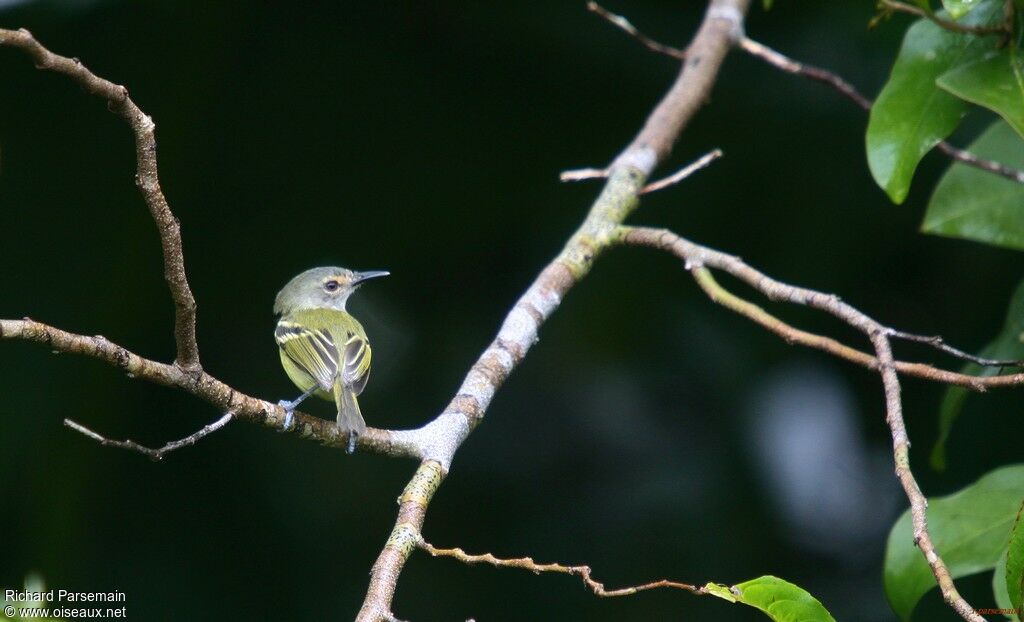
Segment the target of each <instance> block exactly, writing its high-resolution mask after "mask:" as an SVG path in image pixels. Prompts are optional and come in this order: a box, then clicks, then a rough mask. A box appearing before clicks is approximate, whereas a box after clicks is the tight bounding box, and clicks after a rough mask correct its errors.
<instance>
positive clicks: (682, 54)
mask: <svg viewBox="0 0 1024 622" xmlns="http://www.w3.org/2000/svg"><path fill="white" fill-rule="evenodd" d="M587 10H588V11H590V12H591V13H595V14H597V15H599V16H600V17H602V18H604V19H605V20H606V21H607V22H608V23H610V24H611V25H613V26H615V27H616V28H618V29H620V30H622V31H623V32H625V33H626V34H628V35H629V36H631V37H633V38H634V39H636V40H637V41H639V42H640V43H641V44H643V46H644V47H646V48H647V49H648V50H651V51H652V52H656V53H658V54H664V55H665V56H671V57H672V58H675V59H678V60H686V50H680V49H679V48H675V47H672V46H671V45H665V44H664V43H659V42H658V41H655V40H654V39H652V38H650V37H648V36H647V35H645V34H644V33H642V32H640V31H639V30H637V28H636V27H635V26H633V24H631V23H630V22H629V20H628V19H626V18H625V17H623V16H621V15H616V14H615V13H612V12H611V11H609V10H608V9H606V8H604V7H603V6H601V5H600V4H598V3H596V2H588V3H587Z"/></svg>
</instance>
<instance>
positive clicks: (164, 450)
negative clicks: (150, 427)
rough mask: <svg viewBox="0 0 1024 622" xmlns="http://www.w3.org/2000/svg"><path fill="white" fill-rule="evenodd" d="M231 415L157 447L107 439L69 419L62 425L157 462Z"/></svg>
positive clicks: (230, 416)
mask: <svg viewBox="0 0 1024 622" xmlns="http://www.w3.org/2000/svg"><path fill="white" fill-rule="evenodd" d="M232 417H233V414H232V413H230V412H228V413H224V416H223V417H221V418H220V419H218V420H216V421H214V422H213V423H211V424H209V425H205V426H203V427H202V429H200V430H197V431H196V432H193V433H192V434H189V435H188V436H186V437H185V438H182V439H179V440H176V441H171V442H169V443H167V444H166V445H164V446H163V447H161V448H159V449H152V448H149V447H146V446H144V445H140V444H138V443H136V442H135V441H133V440H131V439H126V440H123V441H117V440H113V439H109V438H107V437H105V436H103V435H101V434H99V433H97V432H93V431H92V430H90V429H89V428H87V427H85V426H84V425H82V424H80V423H76V422H74V421H72V420H71V419H65V420H64V425H66V426H67V427H69V428H71V429H72V430H75V431H76V432H81V433H82V434H84V435H86V436H88V437H89V438H91V439H92V440H94V441H96V442H98V443H99V444H100V445H103V446H104V447H120V448H121V449H128V450H131V451H137V452H139V453H140V454H142V455H144V456H149V459H150V460H152V461H154V462H157V461H159V460H162V459H163V457H164V456H165V455H167V454H169V453H170V452H172V451H174V450H175V449H181V448H182V447H187V446H188V445H195V444H196V443H197V442H199V441H200V440H202V438H203V437H205V436H207V435H209V434H212V433H213V432H216V431H217V430H219V429H221V428H223V427H224V426H226V425H227V424H228V423H229V422H230V421H231V419H232Z"/></svg>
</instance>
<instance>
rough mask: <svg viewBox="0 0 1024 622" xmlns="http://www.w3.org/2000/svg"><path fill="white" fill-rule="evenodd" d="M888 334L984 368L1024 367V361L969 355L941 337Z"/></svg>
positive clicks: (897, 331) (893, 330) (894, 332)
mask: <svg viewBox="0 0 1024 622" xmlns="http://www.w3.org/2000/svg"><path fill="white" fill-rule="evenodd" d="M888 334H889V336H890V337H895V338H896V339H902V340H904V341H913V342H915V343H923V344H925V345H929V346H931V347H933V348H935V349H936V350H941V351H943V352H945V353H946V354H949V355H950V356H954V357H956V358H958V359H962V360H965V361H970V362H972V363H977V364H978V365H981V366H983V367H1024V361H1016V360H1014V361H1011V360H1000V359H988V358H984V357H981V356H976V355H974V354H969V353H967V352H964V351H963V350H959V349H957V348H954V347H953V346H951V345H949V344H947V343H946V341H945V340H944V339H943V338H942V337H941V336H940V335H915V334H914V333H906V332H903V331H901V330H895V329H889V330H888Z"/></svg>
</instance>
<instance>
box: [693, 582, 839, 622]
mask: <svg viewBox="0 0 1024 622" xmlns="http://www.w3.org/2000/svg"><path fill="white" fill-rule="evenodd" d="M704 589H705V590H707V591H708V593H709V594H712V595H714V596H717V597H719V598H724V599H725V600H728V601H729V602H733V603H735V602H740V603H743V604H744V605H750V606H751V607H754V608H755V609H758V610H760V611H763V612H764V613H766V614H767V615H768V617H769V618H771V619H772V620H774V621H775V622H835V619H834V618H833V617H832V616H831V615H830V614H829V612H828V610H826V609H825V607H824V605H822V604H821V603H820V602H819V601H818V599H817V598H815V597H813V596H811V595H810V594H808V593H807V592H806V591H805V590H804V589H802V588H800V587H797V586H795V585H793V584H792V583H790V582H788V581H783V580H782V579H779V578H778V577H772V576H763V577H758V578H756V579H752V580H750V581H747V582H745V583H740V584H738V585H734V586H732V587H726V586H724V585H719V584H717V583H708V584H707V585H705V586H704Z"/></svg>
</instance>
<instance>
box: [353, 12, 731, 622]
mask: <svg viewBox="0 0 1024 622" xmlns="http://www.w3.org/2000/svg"><path fill="white" fill-rule="evenodd" d="M748 2H749V0H711V2H709V4H708V10H707V12H706V13H705V16H704V20H703V22H702V23H701V26H700V29H699V30H698V31H697V34H696V35H695V36H694V38H693V42H692V43H691V44H690V47H689V48H688V53H687V59H686V61H685V62H683V64H682V67H681V69H680V72H679V75H678V77H677V78H676V81H675V83H674V84H673V85H672V87H671V88H670V89H669V91H668V93H666V94H665V96H664V97H663V98H662V100H661V101H660V102H659V103H658V105H657V106H656V107H655V108H654V110H653V111H652V112H651V114H650V116H649V117H648V118H647V121H646V123H645V124H644V126H643V128H642V129H641V130H640V132H639V133H638V134H637V136H636V138H635V139H634V140H633V142H632V143H630V145H629V146H628V147H626V149H625V150H624V151H622V153H620V154H619V155H618V157H616V159H615V161H614V162H613V163H612V164H611V166H610V167H609V173H608V180H607V182H606V183H605V186H604V189H603V190H602V191H601V193H600V195H599V196H598V197H597V200H596V201H595V202H594V204H593V206H592V207H591V209H590V212H589V213H588V215H587V217H586V219H585V220H584V221H583V223H582V224H581V225H580V227H579V229H577V231H576V232H575V233H574V234H573V235H572V237H571V238H570V239H569V241H568V242H567V243H566V245H565V248H564V249H563V250H562V252H561V253H559V255H558V256H557V257H556V258H555V259H554V261H552V262H551V263H550V264H548V265H547V267H545V268H544V269H543V270H542V271H541V272H540V274H539V275H538V276H537V278H536V280H535V281H534V282H533V284H531V285H530V287H529V288H527V290H526V292H525V293H524V294H523V295H522V297H521V298H520V299H519V300H518V301H517V302H516V304H515V305H514V306H513V307H512V310H511V311H510V312H509V314H508V315H507V316H506V317H505V321H504V323H503V324H502V326H501V329H500V330H499V331H498V335H497V337H496V338H495V339H494V341H493V342H492V343H491V345H490V346H489V347H488V348H487V349H486V350H484V352H483V354H481V356H480V358H479V359H478V360H477V362H476V363H475V364H474V365H473V367H472V368H471V369H470V370H469V373H468V374H467V375H466V378H465V380H464V381H463V383H462V386H461V387H460V388H459V390H458V393H457V394H456V396H455V398H454V399H453V400H452V401H451V403H450V404H449V405H448V407H447V408H446V409H445V410H444V411H443V412H442V413H441V414H440V415H439V416H438V417H437V418H436V419H435V420H434V421H432V422H430V423H429V424H427V426H425V428H424V430H434V429H438V430H441V431H442V432H441V433H440V434H436V435H433V438H435V439H437V440H438V441H439V444H438V445H435V446H430V447H427V448H426V452H425V453H424V458H425V459H428V460H430V459H433V460H435V461H436V462H437V463H438V464H439V465H440V466H441V468H442V470H441V471H440V472H439V473H440V474H439V475H438V476H437V478H436V482H437V485H440V481H441V478H442V477H443V474H444V473H445V472H446V471H447V469H448V466H449V465H450V464H451V459H452V457H453V456H454V455H455V452H456V451H457V450H458V448H459V446H460V445H461V444H462V442H463V441H464V440H465V439H466V437H467V436H468V435H469V434H470V432H472V430H473V429H474V428H475V427H476V426H477V425H479V424H480V422H481V421H482V420H483V417H484V413H486V411H487V408H488V406H490V403H491V400H492V398H493V397H494V394H495V393H496V392H497V391H498V389H499V388H500V387H501V386H502V385H503V384H504V382H505V380H506V379H507V378H508V377H509V375H510V374H511V373H512V371H513V370H514V369H515V368H516V366H517V365H519V363H520V362H521V361H522V360H523V358H524V357H525V356H526V354H527V352H528V351H529V350H530V348H531V347H532V346H533V344H534V343H536V341H537V333H538V331H539V330H540V326H541V324H543V323H544V321H545V320H546V319H547V318H548V317H549V316H550V315H551V314H552V313H554V311H555V309H557V308H558V305H559V304H560V303H561V301H562V299H563V298H564V297H565V295H566V294H567V293H568V292H569V290H570V289H572V287H573V286H574V285H575V284H576V283H578V282H579V281H580V280H581V279H583V278H584V277H585V276H586V275H587V274H588V273H589V271H590V268H591V267H592V266H593V264H594V261H595V260H596V259H597V257H598V256H599V255H601V254H602V253H603V252H604V251H605V250H606V249H608V248H609V247H610V246H611V245H612V244H614V242H615V240H614V239H613V235H614V233H615V232H616V230H617V229H616V228H617V227H618V226H619V225H621V223H622V222H623V221H624V220H625V219H626V217H627V216H628V215H629V214H630V213H631V212H632V211H633V210H634V209H635V208H636V206H637V205H638V197H639V195H640V192H641V191H642V189H643V187H644V182H645V181H646V180H647V178H648V177H649V176H650V174H651V171H653V170H654V168H655V167H656V166H657V165H658V164H659V163H660V162H661V161H662V160H664V159H665V157H666V156H667V155H668V154H669V152H670V151H671V149H672V145H673V144H674V143H675V141H676V139H677V138H678V136H679V134H680V132H681V131H682V129H683V127H685V126H686V124H687V123H688V122H689V121H690V119H691V118H693V115H694V114H696V112H697V111H698V110H699V109H700V107H701V106H702V105H703V104H704V103H705V102H706V101H707V97H708V95H709V93H710V91H711V87H712V85H713V84H714V82H715V79H716V77H717V75H718V70H719V68H720V67H721V65H722V62H723V61H724V60H725V56H726V54H727V53H728V51H729V49H730V48H731V47H732V45H733V44H734V42H735V40H736V39H737V38H738V37H739V36H740V34H741V33H742V30H743V28H742V21H743V15H744V14H745V12H746V10H747V6H748ZM426 464H429V463H428V462H425V463H424V465H426ZM423 468H424V466H422V465H421V467H420V470H418V471H417V475H416V476H415V477H418V476H419V475H420V474H421V472H422V470H423ZM414 481H415V478H414ZM432 481H434V480H432ZM429 498H430V497H429V496H426V497H425V499H424V502H423V504H422V505H418V506H416V507H415V511H413V510H412V509H408V507H409V506H407V504H405V503H403V504H402V505H400V508H399V517H398V520H397V521H396V524H395V527H394V528H393V529H392V531H391V536H390V538H389V539H388V544H386V545H385V547H384V550H383V551H381V553H380V556H379V557H378V558H377V562H376V563H375V564H374V567H373V573H372V574H371V577H370V586H369V589H368V590H367V594H366V599H365V600H364V601H363V606H362V608H361V609H360V611H359V615H358V616H357V618H356V619H357V620H359V621H360V622H369V621H376V620H387V619H390V618H392V617H393V614H392V613H391V600H392V597H393V596H394V591H395V584H396V582H397V580H398V576H399V574H400V573H401V570H402V568H403V567H404V565H405V562H406V560H407V559H408V558H409V555H411V554H412V550H413V548H414V546H413V545H412V544H410V542H411V540H410V532H411V530H412V529H417V530H418V529H419V528H420V526H421V525H422V523H423V517H424V514H425V512H426V507H427V503H428V502H429ZM393 542H394V543H396V544H394V545H393V544H392V543H393Z"/></svg>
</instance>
